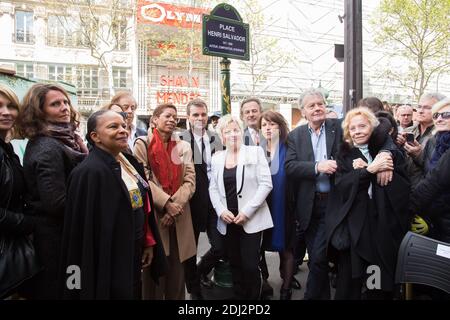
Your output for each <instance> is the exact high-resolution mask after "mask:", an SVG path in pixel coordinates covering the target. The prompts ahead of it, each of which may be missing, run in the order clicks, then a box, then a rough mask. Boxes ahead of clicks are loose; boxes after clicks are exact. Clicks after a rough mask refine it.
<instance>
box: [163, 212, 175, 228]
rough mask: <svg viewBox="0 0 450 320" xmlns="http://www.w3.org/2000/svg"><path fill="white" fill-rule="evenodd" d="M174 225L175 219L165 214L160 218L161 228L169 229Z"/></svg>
mask: <svg viewBox="0 0 450 320" xmlns="http://www.w3.org/2000/svg"><path fill="white" fill-rule="evenodd" d="M174 223H175V218H174V217H172V216H171V215H170V214H168V213H166V214H165V215H164V216H163V217H162V218H161V224H162V226H163V227H170V226H171V225H172V224H174Z"/></svg>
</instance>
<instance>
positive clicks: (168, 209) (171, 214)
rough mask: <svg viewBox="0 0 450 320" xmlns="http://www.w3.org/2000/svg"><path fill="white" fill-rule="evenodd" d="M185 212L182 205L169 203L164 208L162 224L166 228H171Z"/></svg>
mask: <svg viewBox="0 0 450 320" xmlns="http://www.w3.org/2000/svg"><path fill="white" fill-rule="evenodd" d="M183 212H184V211H183V207H182V206H181V205H179V204H178V203H176V202H173V201H171V200H169V201H167V202H166V205H165V206H164V216H163V217H162V218H161V224H162V225H163V226H164V227H170V226H171V225H172V224H174V223H175V220H176V219H177V218H178V217H179V216H180V215H182V214H183Z"/></svg>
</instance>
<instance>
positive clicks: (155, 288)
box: [134, 104, 197, 300]
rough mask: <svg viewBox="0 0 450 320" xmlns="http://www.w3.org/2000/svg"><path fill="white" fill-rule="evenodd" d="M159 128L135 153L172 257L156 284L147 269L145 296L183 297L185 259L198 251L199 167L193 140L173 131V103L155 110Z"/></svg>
mask: <svg viewBox="0 0 450 320" xmlns="http://www.w3.org/2000/svg"><path fill="white" fill-rule="evenodd" d="M153 121H154V123H155V124H156V128H155V129H154V130H153V131H151V130H149V133H148V136H147V137H140V138H138V139H137V140H136V142H135V146H134V155H135V157H136V158H137V159H138V160H139V161H140V162H141V163H143V164H144V167H145V170H146V174H147V177H148V180H149V182H150V186H151V190H152V194H153V199H154V205H155V209H156V213H157V214H156V218H157V223H158V227H159V232H160V234H161V239H162V242H163V246H164V250H165V252H166V256H167V259H168V270H167V272H166V275H165V276H164V277H163V278H161V279H160V281H159V285H157V284H155V283H154V282H153V281H152V280H151V278H150V276H149V274H148V270H145V271H144V279H143V297H144V299H166V300H183V299H184V298H185V289H184V270H183V266H182V262H183V261H185V260H187V259H188V258H190V257H192V256H193V255H195V254H196V251H197V248H196V245H195V239H194V231H193V228H192V221H191V211H190V208H189V199H190V198H191V197H192V195H193V194H194V191H195V169H194V164H193V162H192V151H191V147H190V145H189V143H187V142H184V141H181V140H180V139H179V138H178V137H177V136H176V135H175V134H174V133H173V132H174V130H175V128H176V125H177V122H178V118H177V109H176V107H175V106H174V105H172V104H163V105H159V106H158V107H157V108H156V109H155V111H154V112H153Z"/></svg>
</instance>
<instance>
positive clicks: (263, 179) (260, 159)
mask: <svg viewBox="0 0 450 320" xmlns="http://www.w3.org/2000/svg"><path fill="white" fill-rule="evenodd" d="M226 155H227V150H224V151H219V152H216V153H215V154H214V156H213V157H212V160H211V181H210V184H209V196H210V198H211V203H212V205H213V207H214V210H215V211H216V214H217V216H218V217H219V219H217V230H219V232H220V233H221V234H223V235H225V234H226V233H227V224H226V223H225V222H224V221H223V220H222V219H221V218H220V215H221V214H222V213H223V212H224V211H225V210H227V198H226V193H225V185H224V183H223V171H224V168H225V159H226ZM244 167H245V170H244ZM271 190H272V177H271V175H270V169H269V165H268V163H267V160H266V157H265V156H264V151H263V149H262V148H261V147H257V146H246V145H243V144H242V145H241V149H240V151H239V158H238V163H237V169H236V191H237V192H238V209H239V211H240V212H242V213H243V214H245V215H246V216H247V217H248V218H249V220H248V221H247V222H246V223H244V225H243V227H244V230H245V232H246V233H256V232H259V231H262V230H265V229H269V228H272V227H273V222H272V216H271V214H270V210H269V206H268V205H267V202H266V198H267V196H268V194H269V193H270V191H271Z"/></svg>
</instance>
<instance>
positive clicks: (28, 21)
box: [14, 11, 34, 43]
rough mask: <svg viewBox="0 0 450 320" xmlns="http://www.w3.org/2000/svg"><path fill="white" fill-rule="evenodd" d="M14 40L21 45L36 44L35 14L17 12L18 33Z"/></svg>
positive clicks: (16, 32)
mask: <svg viewBox="0 0 450 320" xmlns="http://www.w3.org/2000/svg"><path fill="white" fill-rule="evenodd" d="M14 40H15V41H16V42H20V43H34V37H33V12H29V11H16V31H15V34H14Z"/></svg>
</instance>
